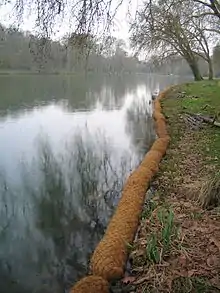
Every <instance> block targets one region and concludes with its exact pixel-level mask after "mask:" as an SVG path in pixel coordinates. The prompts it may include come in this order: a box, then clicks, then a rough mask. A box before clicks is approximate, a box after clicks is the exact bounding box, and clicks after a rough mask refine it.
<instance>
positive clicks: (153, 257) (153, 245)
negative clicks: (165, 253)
mask: <svg viewBox="0 0 220 293" xmlns="http://www.w3.org/2000/svg"><path fill="white" fill-rule="evenodd" d="M157 242H158V241H157V236H156V235H155V234H151V236H150V239H149V240H148V244H147V248H146V253H147V257H148V260H149V261H150V262H153V263H159V262H160V252H159V248H158V246H157Z"/></svg>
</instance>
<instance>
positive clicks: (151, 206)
mask: <svg viewBox="0 0 220 293" xmlns="http://www.w3.org/2000/svg"><path fill="white" fill-rule="evenodd" d="M156 207H157V202H155V201H154V200H148V201H147V202H146V204H145V206H144V209H143V212H142V215H141V218H142V219H148V218H149V217H150V216H151V214H152V212H153V211H154V210H155V208H156Z"/></svg>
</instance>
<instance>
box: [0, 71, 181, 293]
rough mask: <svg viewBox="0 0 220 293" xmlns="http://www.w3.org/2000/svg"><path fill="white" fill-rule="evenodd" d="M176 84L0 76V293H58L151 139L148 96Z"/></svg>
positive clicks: (160, 79)
mask: <svg viewBox="0 0 220 293" xmlns="http://www.w3.org/2000/svg"><path fill="white" fill-rule="evenodd" d="M180 81H183V78H178V77H165V76H148V75H136V76H125V77H118V76H117V77H103V76H95V77H94V76H87V77H85V76H81V77H77V76H65V77H62V76H5V77H4V76H1V77H0V87H1V97H0V203H1V205H0V288H1V292H9V293H11V292H16V293H19V292H22V293H24V292H28V293H29V292H41V293H44V292H55V293H56V292H67V291H68V288H69V287H70V286H71V284H74V283H75V282H76V280H78V279H79V278H80V277H81V276H84V275H85V274H86V272H87V267H88V266H87V264H88V259H89V257H90V255H91V253H92V251H93V250H94V248H95V246H96V244H97V243H98V241H99V240H100V238H101V237H102V235H103V234H104V231H105V228H106V225H107V223H108V221H109V218H110V217H111V215H112V213H113V211H114V207H115V205H116V204H117V201H118V199H119V197H120V193H121V190H122V186H123V183H124V181H125V179H126V178H127V176H128V174H129V172H130V171H131V170H132V169H133V168H134V167H135V166H136V165H137V164H138V163H139V162H140V160H141V158H142V157H143V155H144V154H145V153H146V151H147V150H148V149H149V147H150V146H151V144H152V142H153V141H154V139H155V133H154V127H153V122H152V117H151V114H152V108H151V104H150V99H151V92H153V91H155V90H158V89H162V88H164V87H165V86H166V85H169V84H173V83H178V82H180Z"/></svg>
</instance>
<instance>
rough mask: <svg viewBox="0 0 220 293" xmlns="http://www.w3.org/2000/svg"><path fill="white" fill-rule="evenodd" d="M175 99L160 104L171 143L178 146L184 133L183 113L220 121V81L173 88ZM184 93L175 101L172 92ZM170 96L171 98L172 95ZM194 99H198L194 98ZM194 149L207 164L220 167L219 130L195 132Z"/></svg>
mask: <svg viewBox="0 0 220 293" xmlns="http://www.w3.org/2000/svg"><path fill="white" fill-rule="evenodd" d="M174 91H175V92H174V98H169V99H165V100H164V101H163V106H164V112H165V115H166V117H167V119H168V121H169V124H170V125H171V127H170V134H171V137H172V144H173V145H174V146H175V144H177V143H178V141H179V139H180V137H181V136H182V135H183V134H184V132H185V131H186V125H184V123H181V119H180V117H181V116H183V115H184V112H189V113H196V114H198V113H201V114H204V115H207V116H211V117H214V116H215V117H216V118H217V120H219V121H220V81H219V80H215V81H201V82H193V83H187V84H184V85H181V86H179V87H178V88H175V90H174ZM176 91H178V92H179V93H181V92H184V93H185V97H184V98H175V93H176ZM171 96H173V95H172V94H171ZM194 96H196V97H197V98H195V97H194ZM194 141H195V143H194V146H195V148H199V150H201V152H202V153H203V154H204V158H205V160H206V161H207V163H211V164H213V165H216V166H217V165H219V164H220V128H219V127H215V126H212V125H207V127H205V128H204V129H201V130H199V131H195V137H194Z"/></svg>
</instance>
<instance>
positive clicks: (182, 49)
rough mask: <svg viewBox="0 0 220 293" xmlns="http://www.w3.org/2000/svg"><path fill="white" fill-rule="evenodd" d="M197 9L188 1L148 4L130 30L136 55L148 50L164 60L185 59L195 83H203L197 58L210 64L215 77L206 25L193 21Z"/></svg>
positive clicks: (146, 3) (196, 19)
mask: <svg viewBox="0 0 220 293" xmlns="http://www.w3.org/2000/svg"><path fill="white" fill-rule="evenodd" d="M194 9H195V6H192V8H190V7H189V1H187V2H186V1H182V2H180V1H178V0H172V1H171V0H165V1H159V2H158V1H153V0H152V1H147V2H145V4H144V6H143V7H142V8H141V10H140V11H138V13H137V17H136V20H135V22H134V23H133V24H132V26H131V31H132V37H131V42H132V44H133V47H134V48H136V50H137V51H139V52H140V51H143V50H145V51H146V52H148V53H149V54H152V53H153V54H157V55H159V56H160V57H162V58H168V57H171V56H182V57H183V58H184V59H185V60H186V62H187V63H188V65H189V67H190V68H191V70H192V73H193V75H194V78H195V80H201V79H202V76H201V74H200V70H199V66H198V57H202V58H204V59H205V60H206V62H208V63H209V66H210V78H212V76H213V70H212V63H211V57H210V49H209V43H208V40H207V39H206V37H207V35H206V33H205V27H204V26H205V25H206V23H205V22H203V21H202V20H201V19H200V18H193V17H192V14H193V12H194Z"/></svg>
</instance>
